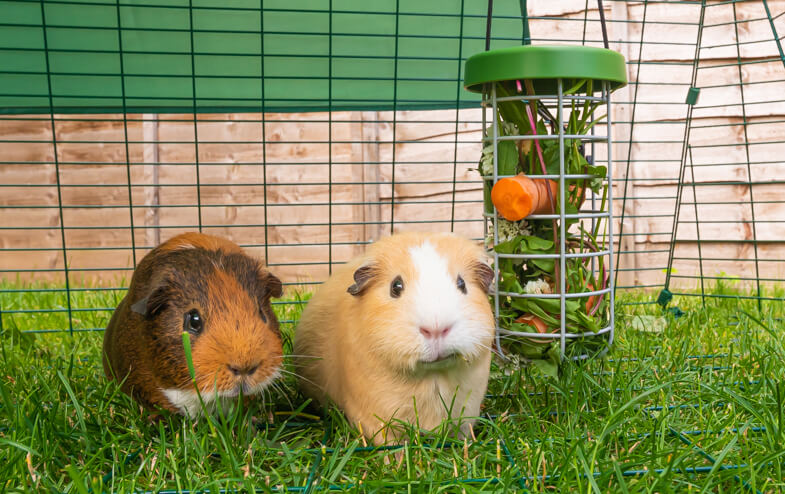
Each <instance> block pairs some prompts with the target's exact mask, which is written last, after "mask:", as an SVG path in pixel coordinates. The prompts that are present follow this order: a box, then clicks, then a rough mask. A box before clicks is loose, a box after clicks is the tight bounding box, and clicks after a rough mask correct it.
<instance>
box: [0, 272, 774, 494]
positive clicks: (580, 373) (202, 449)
mask: <svg viewBox="0 0 785 494" xmlns="http://www.w3.org/2000/svg"><path fill="white" fill-rule="evenodd" d="M18 288H21V286H20V285H18V284H9V283H5V284H0V304H1V305H0V306H1V307H2V309H3V311H5V312H6V313H5V314H4V315H3V319H2V322H3V328H2V335H0V336H1V337H0V345H2V357H1V358H2V369H1V370H0V492H20V491H25V492H28V491H31V490H38V491H56V492H80V493H97V492H102V491H103V492H109V491H115V492H119V491H162V490H163V491H186V490H197V489H198V490H209V491H210V492H217V491H218V490H220V489H230V490H231V489H237V490H246V491H249V490H251V489H252V488H255V489H260V490H261V491H269V490H273V491H287V490H288V491H291V492H310V491H316V490H326V489H328V488H329V489H330V490H358V488H359V487H361V488H362V490H364V491H376V490H385V491H388V492H389V491H396V492H399V491H403V490H406V489H407V488H408V490H409V491H416V492H437V491H445V492H475V491H493V490H500V491H503V490H516V489H520V488H522V487H524V486H525V487H526V488H527V489H529V490H530V491H531V492H568V491H569V492H672V491H679V492H701V491H703V492H744V491H745V490H747V491H749V492H756V491H757V492H782V491H785V480H784V479H785V446H784V445H785V432H783V431H784V429H783V425H784V424H783V414H784V413H785V365H784V364H785V345H784V344H783V339H785V338H783V337H785V323H783V317H785V304H783V303H782V302H764V303H763V304H762V308H761V309H759V307H758V304H757V302H755V301H745V300H740V299H737V298H733V297H728V298H720V299H714V298H712V299H707V301H706V304H705V306H704V305H702V303H701V299H700V298H697V297H677V298H676V299H675V300H674V302H673V303H672V305H673V304H674V303H675V304H678V306H679V307H680V308H681V310H683V311H684V312H685V314H684V315H683V316H681V317H678V318H675V317H673V315H672V314H667V315H665V316H662V314H663V313H662V311H661V309H660V308H659V307H658V306H656V305H650V304H633V305H622V304H629V303H634V302H637V301H649V300H651V299H652V298H653V296H654V295H652V294H643V293H637V294H636V293H632V294H629V293H628V294H623V295H620V296H619V300H617V302H618V303H619V317H618V322H617V328H618V329H617V339H616V342H615V345H614V347H613V349H612V351H611V352H610V354H609V355H608V356H606V357H605V358H601V359H594V360H589V361H586V362H582V363H574V364H569V365H565V366H563V369H562V372H561V375H560V376H559V378H558V379H555V378H550V377H547V376H544V375H542V374H540V373H539V372H538V371H537V370H536V369H533V368H531V367H524V368H518V367H513V366H508V367H501V366H500V365H499V364H498V363H495V364H494V367H493V370H492V379H491V383H490V389H489V396H488V398H487V399H486V401H485V407H484V413H485V415H484V416H483V417H482V418H481V419H480V420H479V422H478V424H477V426H476V427H475V432H476V440H471V441H466V442H464V441H454V440H452V439H450V437H451V436H450V434H449V432H450V431H449V430H448V429H447V428H445V430H443V431H437V432H436V433H417V432H416V431H414V430H412V431H411V434H410V437H409V440H408V443H407V444H405V445H403V446H400V447H397V448H391V449H394V450H395V451H390V449H374V448H369V447H366V445H365V443H364V442H363V441H362V439H361V438H360V437H359V435H358V433H357V432H356V431H355V430H353V429H352V428H351V427H350V426H349V425H348V424H347V423H346V421H345V420H344V419H343V417H342V416H341V414H340V413H338V412H336V411H334V410H329V411H326V412H324V413H321V414H320V415H321V416H316V415H313V411H311V410H307V411H306V413H298V410H302V405H303V403H304V400H303V398H302V397H301V396H300V395H299V394H298V393H297V391H296V386H295V383H294V379H293V378H292V377H291V376H287V377H286V379H284V380H282V381H280V382H279V383H278V384H277V386H276V387H275V389H271V390H270V393H269V394H268V396H267V397H266V399H265V400H264V402H263V403H262V402H257V403H252V404H251V405H250V406H249V407H246V408H245V409H239V410H236V411H235V412H233V413H230V414H229V416H219V417H215V418H212V419H205V418H202V419H200V420H198V421H192V420H189V419H185V418H182V417H178V416H169V417H166V418H165V419H164V420H162V421H160V422H158V423H156V424H151V423H150V422H149V421H148V420H147V417H146V416H145V415H144V414H142V413H141V411H140V409H139V407H138V406H136V405H135V404H134V402H133V401H132V400H131V399H130V398H128V397H127V396H125V395H124V394H122V393H120V392H119V391H118V390H117V389H116V387H115V386H114V385H113V384H108V383H107V381H106V379H105V378H104V376H103V371H102V368H101V362H100V346H101V339H102V336H103V334H102V333H101V332H99V331H89V330H90V329H92V328H102V327H103V326H104V325H105V323H106V321H107V320H108V318H109V316H110V314H111V312H110V311H107V310H105V309H106V308H110V307H114V305H116V303H117V301H119V298H120V297H121V296H122V293H123V292H120V291H112V290H108V291H90V290H87V291H82V292H76V293H75V294H74V296H73V298H72V309H75V310H76V312H74V318H73V327H74V329H75V330H79V329H87V330H88V331H83V332H75V333H74V334H73V335H69V334H68V333H64V332H62V331H60V332H52V333H43V334H41V333H39V334H30V333H22V331H28V330H33V329H38V330H41V329H43V330H57V329H62V328H68V327H69V324H68V319H67V309H66V302H65V297H64V294H63V293H61V292H58V291H52V287H51V286H43V285H41V286H37V287H35V288H36V289H38V290H39V291H37V292H32V293H31V292H14V291H13V290H14V289H18ZM26 288H30V287H29V286H28V287H26ZM716 290H717V292H718V293H725V294H728V293H732V292H731V291H729V290H728V289H727V288H725V287H722V286H720V287H717V288H716ZM780 295H781V294H780ZM276 307H277V309H278V310H279V316H280V318H281V320H283V321H292V320H294V319H296V317H297V314H298V313H299V309H300V306H298V305H288V304H287V305H285V304H281V305H277V306H276ZM52 308H57V309H58V310H60V312H35V311H36V310H41V309H46V310H50V309H52ZM31 311H32V312H31ZM635 314H638V315H651V316H656V317H661V316H662V317H663V319H662V320H661V322H662V323H663V324H662V327H661V328H658V330H655V331H642V330H641V329H640V328H639V325H638V324H635V323H634V320H633V317H634V315H635ZM636 328H637V329H636ZM283 330H284V331H285V332H286V333H287V334H288V335H290V334H291V331H292V325H291V323H288V324H284V326H283ZM286 345H287V351H289V350H290V348H291V345H290V342H287V343H286ZM317 413H318V412H317Z"/></svg>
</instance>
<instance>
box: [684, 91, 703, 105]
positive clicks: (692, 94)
mask: <svg viewBox="0 0 785 494" xmlns="http://www.w3.org/2000/svg"><path fill="white" fill-rule="evenodd" d="M700 94H701V90H700V88H699V87H691V88H690V89H689V91H687V101H685V103H687V104H688V105H695V104H697V103H698V96H700Z"/></svg>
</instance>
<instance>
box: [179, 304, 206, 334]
mask: <svg viewBox="0 0 785 494" xmlns="http://www.w3.org/2000/svg"><path fill="white" fill-rule="evenodd" d="M183 327H184V328H185V330H186V331H188V332H189V333H193V334H199V333H201V332H202V329H203V327H204V324H203V321H202V316H200V315H199V311H198V310H196V309H191V310H190V311H189V312H188V313H187V314H185V322H184V323H183Z"/></svg>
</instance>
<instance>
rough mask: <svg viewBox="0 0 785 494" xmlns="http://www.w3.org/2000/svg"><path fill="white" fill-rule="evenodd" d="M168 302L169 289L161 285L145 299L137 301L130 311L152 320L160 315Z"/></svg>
mask: <svg viewBox="0 0 785 494" xmlns="http://www.w3.org/2000/svg"><path fill="white" fill-rule="evenodd" d="M168 302H169V287H168V286H167V285H161V286H158V287H157V288H155V289H154V290H153V291H152V292H150V293H149V294H148V295H147V296H146V297H144V298H142V299H139V300H137V301H136V302H135V303H134V304H133V305H132V306H131V310H132V311H134V312H136V313H137V314H141V315H143V316H144V317H145V318H147V319H152V318H153V317H155V316H157V315H158V314H160V313H161V311H162V310H164V308H165V307H166V305H167V304H168Z"/></svg>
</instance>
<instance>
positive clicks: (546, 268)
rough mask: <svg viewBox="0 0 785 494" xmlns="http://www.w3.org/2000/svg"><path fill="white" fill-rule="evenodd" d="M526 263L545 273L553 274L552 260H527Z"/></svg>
mask: <svg viewBox="0 0 785 494" xmlns="http://www.w3.org/2000/svg"><path fill="white" fill-rule="evenodd" d="M528 262H529V263H531V264H532V265H533V266H536V267H537V269H540V270H542V271H543V272H545V273H549V274H550V273H553V268H554V266H555V264H554V260H553V259H529V260H528Z"/></svg>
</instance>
